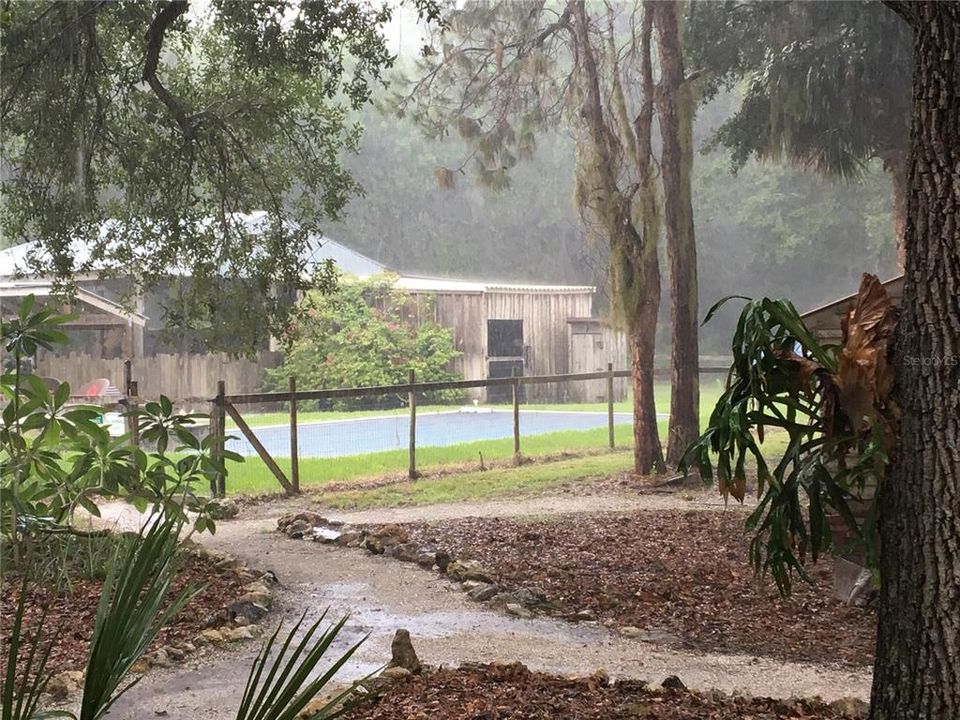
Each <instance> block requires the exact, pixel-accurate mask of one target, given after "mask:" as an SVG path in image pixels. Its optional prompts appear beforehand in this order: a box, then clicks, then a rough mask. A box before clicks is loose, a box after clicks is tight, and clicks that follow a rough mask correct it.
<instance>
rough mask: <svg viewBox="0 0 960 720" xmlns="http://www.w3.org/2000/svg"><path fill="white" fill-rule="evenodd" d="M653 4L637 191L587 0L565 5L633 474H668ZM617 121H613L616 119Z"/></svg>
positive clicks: (647, 22)
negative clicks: (620, 361) (624, 355)
mask: <svg viewBox="0 0 960 720" xmlns="http://www.w3.org/2000/svg"><path fill="white" fill-rule="evenodd" d="M648 5H650V3H644V6H645V10H644V30H643V39H642V41H641V44H642V46H643V49H642V50H641V53H642V54H643V61H642V62H643V75H644V82H643V87H644V97H645V102H644V103H643V110H642V111H641V113H640V115H639V116H638V117H637V118H636V120H635V125H636V129H635V131H634V132H635V135H634V140H635V142H636V144H637V145H638V146H639V147H638V150H637V154H636V160H635V162H636V165H637V168H636V169H637V174H638V176H639V178H640V182H639V184H638V188H637V189H636V190H635V192H631V193H625V192H622V191H621V189H620V187H619V185H618V182H619V179H620V176H621V174H622V167H621V164H620V161H619V159H618V158H619V157H621V155H620V152H619V147H618V142H617V138H616V135H615V132H614V130H613V129H611V127H610V125H609V124H608V121H607V116H606V115H605V113H604V105H603V98H602V96H601V92H600V79H599V72H598V69H597V63H596V58H595V51H594V47H593V45H592V41H591V36H590V23H589V18H588V16H587V12H586V7H585V5H584V0H573V1H572V2H570V3H569V5H568V8H569V9H570V11H571V16H572V18H573V34H574V38H575V40H576V50H577V55H578V57H579V71H580V85H581V88H582V90H581V92H582V94H583V100H582V104H581V107H580V117H581V120H582V122H583V123H584V126H585V128H586V130H587V135H588V138H589V145H587V144H586V143H585V148H584V153H583V158H582V160H579V161H578V162H582V163H583V164H584V167H578V172H585V173H586V174H587V176H588V178H589V191H588V192H586V193H583V194H582V198H581V202H582V203H584V204H585V206H586V209H588V210H589V211H590V213H591V214H592V215H593V216H594V217H595V218H596V220H597V221H598V222H599V224H600V225H601V226H602V228H603V230H604V232H605V233H606V235H607V237H608V240H609V242H610V269H611V284H612V286H613V287H612V290H613V293H612V294H613V300H614V302H615V303H616V305H617V311H618V313H619V314H620V315H621V317H622V318H623V319H624V320H625V324H626V326H627V332H628V336H629V340H630V351H631V356H632V375H633V388H634V401H633V410H634V412H633V423H634V438H635V442H634V448H633V454H634V470H635V472H636V473H638V474H640V475H645V474H647V473H649V472H651V471H654V470H655V471H657V472H662V471H663V469H664V468H663V451H662V450H661V447H660V439H659V434H658V431H657V412H656V407H655V405H654V399H653V356H654V347H655V343H656V332H657V314H658V311H659V309H660V266H659V261H658V259H657V223H656V214H657V213H656V202H655V199H654V192H653V187H652V160H651V152H650V147H651V143H650V127H651V122H652V120H651V119H652V107H651V104H652V93H653V82H652V69H651V61H650V32H651V31H650V28H651V19H650V12H651V11H650V8H649V7H647V6H648ZM611 119H612V118H611ZM634 195H636V196H637V197H638V198H639V205H640V208H641V210H640V215H641V222H640V223H639V225H640V227H638V226H637V224H635V221H634V214H633V207H634V205H633V203H634V200H633V197H634Z"/></svg>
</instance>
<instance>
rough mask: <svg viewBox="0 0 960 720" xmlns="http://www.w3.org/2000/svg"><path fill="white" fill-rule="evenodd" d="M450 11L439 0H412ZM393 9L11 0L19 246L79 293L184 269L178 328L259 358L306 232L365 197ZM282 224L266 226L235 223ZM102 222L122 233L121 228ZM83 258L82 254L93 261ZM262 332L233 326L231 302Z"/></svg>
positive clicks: (8, 63) (6, 219) (8, 174)
mask: <svg viewBox="0 0 960 720" xmlns="http://www.w3.org/2000/svg"><path fill="white" fill-rule="evenodd" d="M414 4H415V6H416V7H417V9H418V10H419V11H420V13H421V15H422V16H425V17H427V18H429V19H431V20H436V19H437V17H438V6H437V4H436V3H435V2H433V0H416V1H415V3H414ZM391 12H392V11H391V8H390V6H386V5H385V6H382V7H379V8H377V7H374V6H372V5H370V4H368V3H365V2H362V1H361V0H346V1H345V2H341V3H337V4H330V3H325V2H308V1H306V0H303V1H302V2H301V1H297V0H259V1H258V2H243V3H238V2H230V1H229V0H213V2H211V3H210V5H209V7H208V11H207V12H206V13H193V12H191V11H190V6H189V4H188V2H187V1H186V0H172V1H170V2H99V1H98V2H88V3H75V2H42V3H35V2H11V1H10V0H7V1H6V2H4V3H3V6H2V14H0V23H2V30H3V33H2V45H0V52H2V55H0V61H2V64H3V67H4V72H3V74H2V79H0V120H2V122H3V126H4V134H3V140H2V155H3V186H2V190H3V199H4V202H3V215H2V227H3V232H4V235H5V236H6V237H8V238H10V239H15V240H17V241H26V242H33V243H35V244H36V247H37V250H38V252H35V253H34V254H33V257H32V264H33V265H34V269H36V270H38V271H40V272H41V273H43V274H47V275H51V276H53V277H55V278H57V279H59V280H61V281H64V283H66V284H69V282H70V280H71V278H74V277H76V276H78V275H83V274H87V273H97V274H100V275H115V276H123V277H129V278H130V279H131V281H132V286H131V288H130V291H131V292H137V291H139V290H141V289H143V288H147V287H150V286H152V285H155V284H157V283H158V282H160V281H161V280H163V279H165V278H169V276H171V275H176V276H177V277H189V278H190V279H191V280H190V282H186V283H180V286H181V287H180V291H179V292H177V293H173V294H172V296H173V297H175V298H177V299H178V301H177V307H176V308H175V309H172V312H171V313H170V314H171V316H173V317H176V318H177V320H178V322H179V323H180V324H181V325H184V326H187V327H189V328H190V329H192V330H195V331H198V332H199V333H200V334H201V335H202V336H205V337H206V339H207V340H208V341H209V344H211V345H214V346H216V345H222V344H224V343H226V342H227V341H229V347H228V349H231V350H234V351H243V350H249V349H252V348H254V347H255V346H256V345H257V343H258V341H261V340H262V339H263V338H264V337H265V336H266V335H267V333H269V332H274V333H275V332H278V331H279V330H280V328H281V327H282V325H283V324H284V322H285V315H286V309H285V307H284V306H283V305H282V304H281V303H279V302H277V301H275V300H271V299H270V298H273V297H274V296H275V293H274V292H273V289H275V288H277V287H281V288H298V289H300V288H305V287H308V286H309V285H310V284H311V282H312V280H311V278H308V277H306V276H305V275H304V274H303V272H302V269H303V257H302V255H303V253H302V251H303V249H304V246H305V242H306V238H307V237H308V235H309V234H311V233H316V232H318V231H320V230H321V229H322V226H323V224H324V222H326V221H328V220H330V219H335V218H337V217H338V216H339V215H340V213H341V211H342V209H343V207H344V205H345V204H346V202H347V200H348V198H350V197H351V196H352V195H353V194H355V193H356V192H357V190H358V186H357V184H356V183H355V182H354V180H353V179H352V178H351V176H350V174H349V172H348V171H347V170H346V169H345V168H344V166H343V164H342V155H343V153H344V152H351V151H354V150H355V149H356V147H357V143H358V140H359V135H360V128H359V127H358V126H357V125H356V124H355V123H354V122H352V121H351V120H350V118H349V113H350V111H352V110H356V109H357V108H359V107H361V106H362V105H363V104H364V103H366V102H367V100H368V99H369V98H370V95H371V92H372V90H373V88H374V87H376V86H377V84H378V83H379V82H380V80H381V77H382V74H383V72H384V71H385V69H386V68H388V67H390V65H391V63H392V62H393V57H392V55H391V53H390V52H389V50H388V46H387V43H386V40H385V38H384V35H383V27H384V25H385V23H386V22H387V21H389V19H390V17H391ZM256 210H264V211H266V212H267V216H268V218H269V221H268V223H267V227H266V230H265V231H262V232H258V233H250V232H248V231H247V229H246V228H245V226H244V225H243V223H242V222H241V221H240V220H239V216H240V215H241V214H243V213H250V212H252V211H256ZM105 220H113V221H116V222H115V223H114V224H112V225H111V226H110V229H109V230H108V231H104V230H103V229H102V226H103V223H104V221H105ZM80 248H82V250H81V249H80ZM229 304H233V305H234V306H237V305H239V306H242V307H244V308H246V310H247V312H246V313H245V317H246V319H247V322H245V323H244V324H243V326H242V327H231V328H229V331H225V329H224V328H222V327H219V328H218V325H220V324H222V323H221V317H220V312H219V311H220V308H222V307H224V306H225V305H229Z"/></svg>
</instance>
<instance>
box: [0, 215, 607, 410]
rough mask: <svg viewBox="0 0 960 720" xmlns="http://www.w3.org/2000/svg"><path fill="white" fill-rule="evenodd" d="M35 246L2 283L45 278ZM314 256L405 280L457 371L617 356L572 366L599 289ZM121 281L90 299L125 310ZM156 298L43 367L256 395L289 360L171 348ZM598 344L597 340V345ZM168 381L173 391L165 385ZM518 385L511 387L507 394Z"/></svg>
mask: <svg viewBox="0 0 960 720" xmlns="http://www.w3.org/2000/svg"><path fill="white" fill-rule="evenodd" d="M259 219H260V218H259V215H258V214H254V215H251V216H249V218H248V222H249V223H250V225H251V227H252V228H255V227H256V223H257V222H258V221H259ZM27 253H28V246H26V245H21V246H17V247H14V248H8V249H6V250H3V251H0V281H5V282H6V283H7V285H8V286H9V292H11V293H14V292H17V290H18V288H19V289H20V290H26V289H27V288H29V287H30V286H31V285H32V284H33V285H35V284H36V283H37V282H42V281H43V279H42V278H36V277H33V278H29V277H28V278H26V279H24V278H22V277H21V274H22V273H23V271H24V270H25V268H26V263H25V259H26V257H27ZM305 260H306V263H307V268H306V269H307V271H308V272H309V271H310V270H311V267H312V266H313V265H318V264H320V263H322V262H325V261H327V260H333V261H334V263H335V264H336V265H337V266H338V267H339V268H340V270H341V271H342V272H343V273H344V274H345V276H346V277H347V278H349V277H356V278H358V279H366V278H369V277H373V276H376V275H383V274H391V275H394V276H395V278H396V280H395V282H396V286H397V287H398V288H400V289H402V290H403V291H405V292H406V293H408V294H409V295H410V299H411V306H412V307H413V308H415V310H414V311H415V312H416V313H417V315H418V317H419V318H420V319H422V320H427V319H430V320H433V321H435V322H437V323H438V324H439V325H442V326H444V327H447V328H449V329H450V330H451V331H452V333H453V337H454V341H455V343H456V346H457V349H458V350H459V351H460V352H461V353H462V355H461V356H460V357H459V358H458V359H457V360H455V361H454V367H453V368H452V369H453V370H454V371H455V372H457V373H459V374H460V375H462V376H463V377H464V378H468V379H473V378H487V377H510V376H512V375H554V374H563V373H568V372H587V371H591V370H599V369H604V368H605V367H606V362H607V355H608V353H606V352H600V353H599V354H597V353H595V357H593V359H590V358H589V357H588V356H589V353H587V354H586V355H585V354H584V351H585V350H586V348H581V349H580V351H579V353H578V355H579V356H580V359H581V362H580V364H579V365H578V366H577V367H576V368H575V367H574V366H573V365H572V364H571V348H572V347H573V345H574V344H576V342H575V340H574V337H573V335H572V334H571V328H572V326H571V325H570V323H569V321H570V320H572V319H581V320H582V319H589V318H591V316H592V314H593V297H594V292H595V288H593V287H589V286H579V285H553V284H531V283H522V284H514V283H505V282H496V281H484V280H466V279H455V278H440V277H424V276H417V275H404V274H402V273H397V272H395V271H393V270H392V269H391V268H389V267H387V266H385V265H383V264H381V263H379V262H377V261H375V260H373V259H372V258H369V257H366V256H364V255H362V254H360V253H358V252H355V251H354V250H352V249H350V248H348V247H346V246H344V245H342V244H341V243H338V242H336V241H335V240H332V239H330V238H325V237H322V238H320V237H318V238H317V239H316V240H314V241H313V242H311V244H310V247H309V249H308V251H307V256H306V258H305ZM116 283H120V284H122V280H120V281H116V280H115V281H107V282H103V281H97V280H95V279H92V278H91V279H90V280H89V281H87V280H83V279H81V281H80V282H79V283H78V284H79V285H80V287H81V290H82V292H83V293H84V296H85V297H86V296H89V297H90V298H93V299H95V300H96V302H99V303H100V304H101V305H104V306H105V305H107V304H108V305H110V306H111V307H116V308H119V305H116V302H115V300H116V298H114V297H113V296H114V295H115V294H117V293H115V292H113V289H114V288H113V287H112V284H116ZM156 295H157V293H148V294H147V296H146V297H143V298H141V299H140V301H139V303H138V309H139V310H140V311H141V312H140V313H136V314H135V315H136V321H137V323H138V326H137V328H136V332H135V333H133V334H132V335H131V337H135V338H136V340H135V341H132V342H128V343H126V344H123V343H117V342H115V341H114V335H115V334H116V333H115V332H114V331H112V330H109V329H107V330H105V331H104V332H102V333H100V334H99V335H96V336H94V335H89V334H87V335H86V336H85V338H84V341H83V342H82V343H81V346H82V347H80V348H76V347H75V348H74V351H73V352H72V353H71V356H70V358H69V359H67V358H65V357H62V356H61V357H53V356H50V357H47V358H46V359H45V360H44V361H43V362H44V363H45V365H46V366H49V367H45V368H43V369H46V370H50V371H51V372H50V374H53V373H54V371H55V372H56V374H57V376H58V377H61V378H62V379H65V380H68V381H69V382H71V384H76V383H77V382H81V381H85V379H86V376H88V375H91V374H97V373H98V372H99V373H100V375H102V376H104V377H111V379H112V380H114V382H116V383H117V384H118V385H119V382H118V380H119V378H117V379H114V378H113V377H112V375H108V373H113V374H116V368H117V367H120V366H121V365H122V361H123V360H124V359H132V360H133V361H134V379H137V380H140V387H141V393H144V392H145V390H146V389H147V388H149V390H150V391H156V392H157V393H159V392H167V394H175V395H178V396H182V397H201V396H204V395H208V396H209V394H210V393H212V391H213V387H215V383H213V384H211V377H212V375H211V373H213V374H214V375H216V374H217V373H220V377H224V378H231V379H235V382H232V383H231V388H232V389H233V391H234V392H252V391H256V390H258V389H259V385H260V382H261V379H262V374H263V369H264V368H265V367H269V366H275V365H276V364H277V363H278V362H279V360H280V357H279V355H278V354H277V353H273V352H268V351H267V350H266V348H265V352H264V353H263V357H262V358H261V361H260V362H257V363H256V364H255V365H253V366H252V367H251V364H250V363H248V362H245V361H240V360H237V361H234V360H231V359H230V358H226V357H225V356H219V355H211V354H205V353H197V352H186V350H187V348H177V347H172V346H170V345H169V344H167V343H165V341H164V338H163V327H162V317H161V316H160V315H161V310H160V298H159V297H156ZM125 337H126V336H125ZM596 347H597V346H596V344H591V348H593V349H594V350H596ZM601 349H602V348H601ZM78 350H79V352H78ZM584 358H586V359H584ZM610 359H612V360H614V361H615V362H616V364H617V366H618V367H620V366H621V365H622V363H623V355H622V353H621V354H619V355H617V356H616V357H614V356H611V358H610ZM233 365H237V367H236V368H234V367H233ZM581 366H582V367H581ZM587 366H590V367H589V370H588V368H587ZM74 370H75V371H76V372H74ZM234 370H236V371H237V372H234ZM74 375H76V377H74ZM241 376H242V377H241ZM237 378H239V379H237ZM187 380H189V382H187ZM165 387H169V388H170V390H169V391H164V390H163V389H162V388H165ZM174 388H176V390H174ZM524 391H525V393H526V397H525V399H526V400H527V401H541V402H546V401H564V400H595V399H596V398H593V397H592V396H590V390H589V389H588V388H586V387H585V384H580V385H573V384H569V383H568V384H564V385H554V384H544V385H532V386H528V387H525V388H524ZM496 392H497V389H493V395H492V396H490V397H487V396H485V395H476V399H479V400H483V401H491V402H494V401H501V400H509V398H508V397H506V396H505V395H504V396H503V397H499V396H497V394H496ZM509 392H510V391H509V389H506V393H507V394H508V393H509Z"/></svg>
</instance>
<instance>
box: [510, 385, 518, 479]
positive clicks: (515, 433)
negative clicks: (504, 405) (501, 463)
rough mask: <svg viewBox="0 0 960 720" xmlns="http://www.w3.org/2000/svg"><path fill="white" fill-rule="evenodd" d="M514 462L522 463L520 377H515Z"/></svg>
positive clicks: (513, 387)
mask: <svg viewBox="0 0 960 720" xmlns="http://www.w3.org/2000/svg"><path fill="white" fill-rule="evenodd" d="M511 387H512V389H513V462H514V463H515V464H517V465H519V464H520V378H518V377H517V376H516V375H514V377H513V384H512V385H511Z"/></svg>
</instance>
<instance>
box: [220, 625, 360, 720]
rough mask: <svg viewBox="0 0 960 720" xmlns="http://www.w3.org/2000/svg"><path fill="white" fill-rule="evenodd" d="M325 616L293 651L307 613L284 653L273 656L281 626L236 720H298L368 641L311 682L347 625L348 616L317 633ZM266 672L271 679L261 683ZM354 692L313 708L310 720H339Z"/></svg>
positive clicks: (258, 662)
mask: <svg viewBox="0 0 960 720" xmlns="http://www.w3.org/2000/svg"><path fill="white" fill-rule="evenodd" d="M326 617H327V612H326V611H325V612H324V613H323V615H321V616H320V619H319V620H317V621H316V622H315V623H313V624H312V625H311V626H310V627H309V628H308V629H307V630H306V632H305V633H304V635H303V637H302V639H301V640H300V642H299V643H297V645H296V646H295V647H293V648H292V649H291V646H293V643H294V640H295V638H296V636H297V635H298V633H299V631H300V628H301V627H302V626H303V623H304V620H305V618H306V613H304V615H302V616H301V617H300V620H299V621H298V622H297V623H296V625H294V626H293V628H292V629H291V630H290V632H289V633H287V635H286V637H285V638H284V641H283V643H282V645H281V647H280V649H279V651H278V652H277V653H276V655H275V656H274V657H271V653H272V651H273V647H274V645H275V644H276V641H277V637H278V636H279V634H280V631H281V629H282V628H283V625H282V623H281V624H280V625H278V626H277V629H276V630H275V631H274V633H273V635H271V636H270V639H269V640H267V642H266V643H264V645H263V647H262V648H261V650H260V652H259V653H258V654H257V657H256V659H255V660H254V663H253V665H252V666H251V668H250V675H249V676H248V678H247V685H246V688H245V690H244V693H243V698H242V700H241V702H240V707H239V709H238V710H237V720H294V719H295V718H297V717H298V716H299V714H300V713H301V712H302V711H303V710H304V708H305V707H306V706H307V704H308V703H309V702H310V701H311V700H312V699H313V698H314V697H316V696H317V694H318V693H319V692H320V691H321V690H322V689H323V688H324V686H326V685H327V683H329V682H330V681H331V680H332V679H333V677H334V676H335V675H336V674H337V672H339V670H340V668H342V667H343V666H344V664H345V663H346V662H347V661H348V660H349V659H350V658H351V656H352V655H353V654H354V653H355V652H356V650H357V648H359V647H360V645H361V644H362V643H363V642H364V640H366V637H363V638H361V639H360V640H359V641H358V642H357V643H356V644H355V645H353V646H352V647H350V648H349V649H348V650H347V651H346V652H345V653H344V654H343V655H341V656H340V657H339V658H338V659H337V660H336V661H334V662H333V663H332V664H331V665H330V667H329V668H327V670H326V671H325V672H323V673H321V674H319V675H317V676H316V677H315V678H314V679H313V680H310V677H311V675H313V673H314V670H315V669H316V667H317V665H318V664H319V663H320V661H321V660H322V659H323V658H324V656H325V654H326V653H327V651H328V650H329V649H330V646H331V645H332V644H333V642H334V641H335V640H336V639H337V637H338V636H339V634H340V632H341V630H343V626H344V625H345V624H346V622H347V618H346V617H343V618H341V619H340V620H339V621H338V622H337V623H334V624H333V625H331V626H330V627H328V628H327V629H326V630H324V631H322V632H320V634H319V635H317V632H318V630H319V628H320V626H321V625H322V624H323V622H324V621H325V620H326ZM314 636H316V639H314ZM264 671H266V677H265V678H264V679H263V680H262V682H261V678H262V677H263V675H264ZM352 693H353V687H350V688H348V689H347V690H345V691H343V692H341V693H340V694H339V695H337V696H336V697H334V698H332V699H331V700H330V701H328V702H327V703H325V704H324V706H323V707H321V708H319V709H316V710H314V711H313V712H312V714H311V715H310V716H309V717H310V720H329V719H330V718H335V717H338V716H339V715H340V714H342V712H343V711H344V708H343V705H342V703H343V701H344V700H345V699H346V698H348V697H349V696H350V695H351V694H352Z"/></svg>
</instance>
